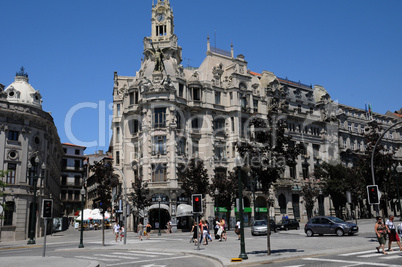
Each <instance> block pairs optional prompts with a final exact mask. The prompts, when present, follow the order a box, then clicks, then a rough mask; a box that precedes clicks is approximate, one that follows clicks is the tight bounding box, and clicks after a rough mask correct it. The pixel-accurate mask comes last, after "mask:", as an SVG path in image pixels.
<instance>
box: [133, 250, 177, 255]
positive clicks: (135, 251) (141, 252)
mask: <svg viewBox="0 0 402 267" xmlns="http://www.w3.org/2000/svg"><path fill="white" fill-rule="evenodd" d="M131 252H133V253H139V254H151V255H164V256H172V255H175V254H176V253H173V252H172V253H166V252H153V251H137V250H131Z"/></svg>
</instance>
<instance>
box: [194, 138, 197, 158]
mask: <svg viewBox="0 0 402 267" xmlns="http://www.w3.org/2000/svg"><path fill="white" fill-rule="evenodd" d="M193 157H198V140H193Z"/></svg>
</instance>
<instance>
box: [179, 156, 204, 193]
mask: <svg viewBox="0 0 402 267" xmlns="http://www.w3.org/2000/svg"><path fill="white" fill-rule="evenodd" d="M180 176H181V177H182V181H183V184H182V186H181V188H182V189H183V190H184V192H185V194H186V196H188V197H191V195H192V194H202V196H203V198H205V196H206V194H207V193H208V185H209V177H208V172H207V169H206V168H205V167H204V162H203V161H202V160H200V159H194V158H193V159H191V160H190V161H189V162H188V164H187V166H186V168H185V169H184V171H182V172H181V173H180Z"/></svg>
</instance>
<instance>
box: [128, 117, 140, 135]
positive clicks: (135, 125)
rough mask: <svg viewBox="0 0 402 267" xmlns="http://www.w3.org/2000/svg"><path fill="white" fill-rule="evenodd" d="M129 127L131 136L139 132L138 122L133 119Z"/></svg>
mask: <svg viewBox="0 0 402 267" xmlns="http://www.w3.org/2000/svg"><path fill="white" fill-rule="evenodd" d="M129 127H130V132H131V134H135V133H138V131H139V130H140V122H139V121H138V120H136V119H133V120H131V121H130V124H129Z"/></svg>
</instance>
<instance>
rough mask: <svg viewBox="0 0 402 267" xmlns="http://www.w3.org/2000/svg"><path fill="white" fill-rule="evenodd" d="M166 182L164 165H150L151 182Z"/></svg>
mask: <svg viewBox="0 0 402 267" xmlns="http://www.w3.org/2000/svg"><path fill="white" fill-rule="evenodd" d="M164 181H166V165H165V164H152V182H164Z"/></svg>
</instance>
